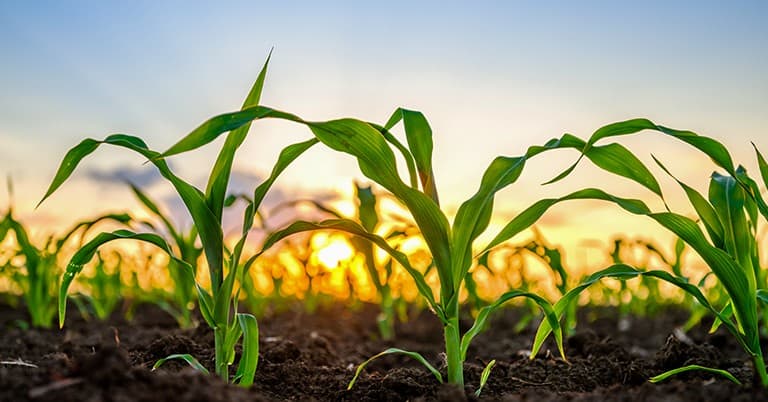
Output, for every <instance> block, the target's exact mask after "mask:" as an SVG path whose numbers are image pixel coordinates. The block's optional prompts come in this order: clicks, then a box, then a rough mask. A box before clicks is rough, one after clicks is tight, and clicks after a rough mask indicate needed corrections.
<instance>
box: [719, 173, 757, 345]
mask: <svg viewBox="0 0 768 402" xmlns="http://www.w3.org/2000/svg"><path fill="white" fill-rule="evenodd" d="M709 200H710V202H711V203H712V206H713V207H714V209H715V211H716V212H717V215H718V217H719V218H720V222H721V223H722V225H723V228H724V238H725V246H726V247H725V249H726V251H728V254H730V255H731V256H734V258H735V259H736V260H737V261H738V263H739V265H740V268H741V277H742V278H744V279H745V280H746V281H747V283H748V286H749V288H748V291H746V292H745V293H744V294H742V295H738V298H736V300H734V301H733V303H734V314H735V315H736V318H737V320H739V322H740V323H742V324H743V325H745V326H746V327H748V328H749V329H746V330H747V331H749V332H751V331H753V329H752V327H753V326H754V327H755V328H754V331H756V330H757V315H756V311H757V306H756V304H755V303H756V302H755V292H756V291H757V285H756V278H755V271H754V268H753V267H752V258H751V257H752V244H753V241H754V237H753V236H752V233H751V232H750V228H749V225H748V224H747V220H746V217H745V214H744V205H745V203H746V200H747V197H746V194H745V191H744V189H743V188H742V187H741V186H740V185H739V183H738V182H737V181H736V179H735V178H733V177H730V176H723V175H720V174H718V173H713V174H712V179H711V180H710V184H709ZM715 272H716V273H717V271H715ZM718 278H719V276H718ZM726 289H727V287H726ZM729 293H730V292H729ZM748 302H749V303H748ZM747 306H749V307H748V308H749V309H750V310H752V311H748V310H746V308H747ZM752 335H754V336H757V334H751V336H752ZM754 341H755V342H757V339H755V340H754ZM752 350H755V349H752Z"/></svg>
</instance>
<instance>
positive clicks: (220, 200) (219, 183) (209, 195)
mask: <svg viewBox="0 0 768 402" xmlns="http://www.w3.org/2000/svg"><path fill="white" fill-rule="evenodd" d="M271 57H272V50H270V51H269V55H268V56H267V60H266V61H265V62H264V66H263V67H262V68H261V71H260V72H259V75H258V77H257V78H256V82H254V83H253V87H251V91H250V92H249V93H248V96H247V97H246V98H245V102H243V106H242V108H241V110H242V109H247V108H249V107H253V106H257V105H258V104H259V100H260V99H261V92H262V89H263V88H264V79H265V78H266V76H267V66H269V59H270V58H271ZM250 128H251V124H250V122H248V123H245V124H243V125H241V126H239V127H237V128H235V129H233V130H232V131H231V132H230V133H229V135H227V139H226V140H225V141H224V145H223V146H222V147H221V152H219V155H218V157H217V158H216V163H215V164H214V165H213V169H212V170H211V174H210V176H209V178H208V185H207V186H206V190H205V196H206V199H207V200H208V207H209V208H210V209H211V211H212V212H213V213H214V215H215V216H216V217H217V218H218V219H219V220H221V215H222V211H223V209H224V199H225V196H226V193H227V186H228V184H229V176H230V174H231V172H232V163H233V162H234V160H235V153H236V152H237V150H238V148H240V145H242V143H243V141H245V137H246V136H247V135H248V130H249V129H250Z"/></svg>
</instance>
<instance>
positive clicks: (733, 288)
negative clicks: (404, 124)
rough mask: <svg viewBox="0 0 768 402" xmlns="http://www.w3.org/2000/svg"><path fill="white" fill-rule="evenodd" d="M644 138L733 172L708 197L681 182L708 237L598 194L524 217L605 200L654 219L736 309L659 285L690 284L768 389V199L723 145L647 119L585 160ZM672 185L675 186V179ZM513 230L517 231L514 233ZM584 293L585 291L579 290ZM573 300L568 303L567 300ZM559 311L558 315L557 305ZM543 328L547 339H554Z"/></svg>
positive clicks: (587, 147) (626, 125)
mask: <svg viewBox="0 0 768 402" xmlns="http://www.w3.org/2000/svg"><path fill="white" fill-rule="evenodd" d="M642 130H654V131H658V132H661V133H663V134H665V135H668V136H671V137H673V138H676V139H678V140H681V141H683V142H686V143H688V144H690V145H692V146H693V147H695V148H697V149H698V150H699V151H701V152H703V153H704V154H706V155H707V156H709V157H710V158H711V159H712V161H713V162H714V163H715V164H716V165H717V166H719V167H720V168H722V169H723V170H725V172H726V174H721V173H718V172H714V173H713V174H712V176H711V178H710V182H709V191H708V195H707V196H706V197H705V196H704V195H702V194H701V193H699V192H698V191H696V190H695V189H693V188H691V187H690V186H688V185H686V184H684V183H682V182H681V181H680V180H678V179H677V178H675V180H676V181H677V182H678V183H679V184H680V186H681V187H682V188H683V191H684V192H685V194H686V196H687V197H688V199H689V201H690V202H691V205H692V206H693V208H694V210H695V211H696V214H697V215H698V218H699V222H700V224H701V225H702V226H704V229H705V230H706V233H707V235H705V234H704V232H702V230H701V229H700V226H699V223H697V222H696V221H694V220H692V219H690V218H687V217H685V216H683V215H679V214H676V213H673V212H656V213H654V212H651V211H650V209H649V208H648V207H647V206H646V205H645V204H644V203H643V202H641V201H639V200H631V199H622V198H619V197H615V196H612V195H610V194H608V193H605V192H604V191H602V190H596V189H588V190H583V191H581V192H577V193H573V194H570V195H567V196H565V197H562V198H560V199H557V200H542V201H539V202H538V203H537V204H535V206H534V207H532V208H531V209H529V210H528V211H526V212H523V213H522V214H521V215H524V214H528V215H530V216H540V215H541V214H542V213H543V212H544V211H545V210H546V209H547V208H549V207H550V206H551V205H553V204H554V203H556V202H559V201H561V200H565V199H598V200H605V201H609V202H612V203H614V204H616V205H617V206H619V207H621V208H622V209H624V210H626V211H628V212H630V213H633V214H637V215H644V216H647V217H649V218H651V219H653V220H654V221H656V222H657V223H658V224H660V225H661V226H662V227H664V228H666V229H667V230H669V231H671V232H672V233H674V234H675V235H676V236H678V237H679V238H680V239H681V240H682V241H683V242H685V243H686V244H687V245H689V246H690V247H691V248H692V249H693V250H694V251H696V252H697V253H698V254H699V256H700V257H701V258H702V259H703V260H704V262H705V263H706V264H707V266H708V267H709V268H710V270H711V271H712V273H713V274H714V275H715V277H717V279H718V281H719V282H720V284H722V286H723V289H724V290H725V293H726V294H727V296H728V302H727V303H728V304H727V305H726V306H722V307H721V309H724V310H723V312H722V313H721V312H720V311H719V310H718V309H715V308H713V307H712V306H711V304H710V303H709V302H708V301H707V300H706V298H705V297H704V296H703V294H701V292H700V291H699V289H698V288H697V287H695V286H693V285H690V284H688V283H687V279H685V278H684V277H671V276H669V277H666V276H657V277H658V278H659V279H662V280H665V281H668V282H673V283H674V284H676V285H678V286H680V285H679V284H678V283H685V284H686V286H680V287H681V288H683V289H684V290H685V291H686V292H687V293H689V294H690V295H691V296H693V297H694V298H696V300H697V301H698V302H699V303H700V304H701V305H702V306H704V307H706V308H707V309H708V310H710V311H711V312H712V313H713V314H714V315H715V317H717V319H718V320H719V321H720V322H721V323H722V325H724V326H725V327H726V328H727V329H728V331H729V332H730V333H731V334H732V335H733V336H734V337H735V338H736V339H737V340H738V341H739V343H740V344H741V345H742V347H743V348H744V350H745V351H746V352H747V353H748V354H749V355H750V357H751V358H752V361H753V363H754V366H755V373H756V376H757V377H758V378H759V381H760V383H761V384H762V385H763V386H765V387H768V373H766V367H765V363H764V360H763V355H762V350H761V347H760V338H759V335H760V331H759V328H758V324H759V321H758V308H757V295H758V293H757V290H758V289H757V278H758V277H760V266H759V261H760V258H759V249H760V248H759V247H758V244H757V220H758V217H759V215H758V211H759V214H760V215H762V216H763V218H764V219H768V207H767V206H766V204H765V201H764V200H763V198H762V196H761V194H760V191H759V188H758V186H757V183H756V182H755V181H754V180H753V179H752V178H750V177H749V176H748V175H747V172H746V169H744V168H743V167H742V166H738V167H735V166H734V164H733V159H732V158H731V155H730V154H729V152H728V150H727V149H726V148H725V147H724V146H723V145H722V144H720V143H719V142H717V141H715V140H713V139H711V138H708V137H703V136H699V135H697V134H695V133H692V132H689V131H680V130H674V129H670V128H666V127H663V126H659V125H656V124H654V123H652V122H650V121H649V120H645V119H635V120H630V121H626V122H621V123H615V124H611V125H609V126H605V127H603V128H601V129H599V130H597V131H596V132H595V134H593V135H592V137H590V139H589V140H588V141H586V142H584V146H583V147H582V148H581V155H582V156H589V155H590V154H591V153H592V152H594V151H593V150H594V149H595V148H596V147H595V146H594V144H595V143H596V142H597V141H598V140H601V139H605V138H608V137H612V136H617V135H628V134H633V133H636V132H639V131H642ZM756 153H757V156H758V164H759V166H760V169H761V174H762V173H764V171H765V160H764V159H763V158H762V155H761V154H760V152H759V151H757V149H756ZM580 159H581V157H580ZM654 159H655V158H654ZM624 161H628V162H627V166H629V165H630V164H631V162H629V161H631V159H626V158H625V157H622V158H621V159H620V160H617V163H620V164H621V163H623V162H624ZM655 161H656V163H657V164H658V165H659V166H660V167H661V168H662V169H663V170H664V171H665V172H666V173H668V174H670V176H671V173H670V171H669V170H668V169H667V168H666V167H665V166H664V165H662V164H661V162H659V161H658V160H656V159H655ZM577 163H578V162H577ZM596 164H597V165H598V166H599V167H601V168H603V169H605V170H608V171H611V172H613V173H616V174H619V175H621V176H624V177H626V178H629V179H631V180H633V181H635V182H637V183H639V184H641V185H643V186H645V187H646V188H648V189H649V190H651V191H653V192H654V193H656V194H657V195H659V196H661V193H660V191H658V188H657V187H656V186H653V185H649V184H648V183H652V182H655V178H653V176H652V174H651V173H650V172H649V171H648V170H647V169H644V170H642V172H643V173H642V174H641V175H640V176H639V177H637V176H635V175H629V174H626V172H623V171H621V170H619V169H607V168H606V167H605V166H602V165H600V164H598V163H596ZM575 167H576V164H574V165H572V166H571V167H570V168H569V169H568V170H566V171H565V172H563V173H562V174H560V175H559V176H557V177H556V178H555V180H559V179H561V178H563V177H565V176H566V175H568V174H570V173H571V172H572V171H573V170H574V169H575ZM636 172H637V171H636ZM672 177H673V178H674V176H672ZM765 179H766V177H765V175H763V181H764V182H765V181H766V180H765ZM765 184H768V183H765ZM505 230H507V231H509V230H510V229H505ZM649 272H653V271H649ZM579 288H581V287H577V288H576V289H579ZM565 299H566V298H565V297H564V298H563V300H565ZM561 301H562V300H561ZM559 303H560V302H558V304H559ZM555 307H556V309H557V305H556V306H555ZM729 309H730V310H729ZM729 311H732V314H729ZM541 328H546V323H544V324H542V327H541ZM541 328H540V333H542V331H543V332H546V331H547V330H546V329H544V330H542V329H541ZM540 340H541V339H540V338H539V337H537V344H535V345H534V349H536V346H537V345H538V346H540V342H539V341H540Z"/></svg>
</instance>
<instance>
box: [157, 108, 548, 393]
mask: <svg viewBox="0 0 768 402" xmlns="http://www.w3.org/2000/svg"><path fill="white" fill-rule="evenodd" d="M219 117H220V118H221V119H224V120H226V121H240V122H241V124H246V123H247V122H250V121H252V120H255V119H264V118H277V119H281V120H288V121H293V122H296V123H299V124H303V125H305V126H307V127H308V128H309V129H310V130H311V131H312V133H313V134H314V135H315V138H316V139H317V140H319V141H320V142H322V143H324V144H325V145H327V146H328V147H330V148H332V149H334V150H337V151H340V152H343V153H347V154H350V155H352V156H353V157H355V158H356V159H357V161H358V165H359V167H360V170H361V171H362V173H363V174H364V175H365V176H366V177H368V178H369V179H371V180H373V181H374V182H376V183H377V184H379V185H381V186H382V187H383V188H385V189H387V190H388V191H389V192H391V193H392V194H393V195H394V196H395V197H396V198H397V199H398V200H399V201H400V202H401V203H402V204H403V205H405V206H406V208H407V209H408V210H409V211H410V213H411V215H412V216H413V218H414V220H415V222H416V225H417V226H418V228H419V230H420V232H421V233H422V235H423V238H424V241H425V243H426V244H427V246H428V247H429V250H430V252H431V254H432V258H433V261H434V265H435V269H436V270H437V273H438V276H439V281H440V296H439V298H435V296H434V294H433V293H432V289H431V288H430V287H429V286H428V285H427V283H426V281H425V279H424V275H423V274H422V273H421V272H419V271H418V270H416V269H414V268H413V267H412V266H411V264H410V262H409V260H408V258H407V257H406V256H405V255H404V254H403V253H401V252H399V251H397V250H395V249H394V248H393V247H392V246H391V245H390V244H389V243H388V242H387V240H386V239H384V238H383V237H381V236H378V235H376V234H374V233H370V232H369V231H367V230H365V228H364V227H362V226H361V225H359V224H358V223H356V222H354V221H353V220H350V219H331V220H326V221H322V222H320V223H312V222H305V221H298V222H294V223H293V224H291V225H289V226H288V227H286V228H285V229H283V230H280V231H277V232H275V233H273V234H272V235H270V236H269V237H268V238H267V239H266V240H265V247H269V246H271V245H273V244H275V243H276V242H278V241H279V240H281V239H283V238H285V237H288V236H290V235H292V234H295V233H299V232H305V231H314V230H338V231H343V232H347V233H349V234H352V235H355V236H359V237H362V238H365V239H367V240H369V241H372V242H373V243H374V244H375V245H376V246H378V247H379V248H381V249H382V250H384V251H386V252H387V253H389V254H390V255H391V256H392V258H394V259H395V261H397V262H398V263H399V264H400V265H402V266H403V267H404V268H405V270H406V271H407V272H408V273H409V274H410V276H411V277H412V279H413V280H414V281H415V284H416V287H417V288H418V290H419V293H420V294H421V295H422V296H423V297H424V299H425V300H426V302H427V304H428V305H429V307H430V308H431V309H432V311H434V312H435V313H436V314H437V316H438V318H439V319H440V321H441V322H442V324H443V329H444V331H443V332H444V339H445V348H446V349H445V351H446V353H445V354H446V362H447V372H448V382H450V383H453V384H459V385H463V384H464V361H465V359H466V352H467V350H468V348H469V345H470V343H471V342H472V340H473V339H474V337H475V336H476V335H477V334H479V333H480V332H481V331H482V330H483V329H484V328H485V325H486V322H487V320H488V315H489V314H490V313H492V312H493V311H495V310H497V309H498V308H499V307H500V306H501V305H502V304H504V303H505V302H507V301H509V300H511V299H514V298H520V297H525V298H530V299H533V300H534V301H535V302H536V303H537V304H538V305H539V306H540V307H541V308H542V309H543V310H544V312H545V316H546V319H547V321H550V322H551V323H552V326H553V327H554V328H555V336H556V338H557V343H558V345H559V346H560V347H561V346H562V333H561V331H560V326H559V323H558V322H557V319H556V317H555V316H554V313H553V311H552V306H551V305H550V303H549V302H548V301H547V300H546V299H544V298H542V297H541V296H538V295H536V294H533V293H530V292H523V291H519V290H511V291H509V292H506V293H504V294H503V295H502V296H501V297H500V298H499V299H497V300H496V301H494V302H493V303H491V304H490V305H488V306H486V307H484V308H483V309H482V310H481V311H480V312H479V314H478V316H477V318H476V320H475V324H474V325H473V326H472V328H470V329H469V330H468V331H466V332H465V333H464V334H462V333H461V330H460V328H459V291H460V289H461V287H462V285H463V283H464V280H465V278H466V276H467V273H468V271H469V269H470V267H471V266H472V259H473V250H472V246H473V243H474V241H475V239H476V238H477V237H478V236H479V235H480V234H481V233H482V232H484V231H485V230H486V229H487V227H488V225H489V223H490V219H491V213H492V206H493V199H494V196H495V194H496V193H497V192H498V191H500V190H501V189H503V188H505V187H507V186H508V185H510V184H512V183H514V182H515V181H517V179H518V177H519V176H520V174H521V173H522V169H523V167H524V165H525V161H526V160H527V159H528V158H530V157H533V156H535V155H537V154H539V153H541V152H543V151H544V150H545V149H544V148H541V147H537V148H531V149H529V151H528V153H526V155H525V156H522V157H516V158H513V157H498V158H496V159H495V160H494V161H493V162H492V163H491V165H490V167H489V168H488V169H487V170H486V172H485V174H484V176H483V179H482V182H481V184H480V188H479V189H478V191H477V193H476V194H475V195H474V196H473V197H472V198H470V199H469V200H467V201H466V202H465V203H464V204H462V206H461V207H460V208H459V210H458V213H457V215H456V218H455V220H454V223H453V225H451V224H449V221H448V218H447V216H446V215H445V213H444V212H443V211H441V210H440V207H439V203H438V194H437V188H436V185H435V180H434V175H433V172H432V132H431V128H430V127H429V124H428V123H427V121H426V118H424V116H423V115H422V114H421V113H419V112H414V111H409V110H405V109H398V110H397V111H396V112H395V113H394V115H393V116H392V118H391V119H390V120H389V122H388V123H387V124H386V125H385V126H379V125H376V124H372V123H367V122H364V121H360V120H355V119H349V118H346V119H339V120H331V121H326V122H310V121H305V120H303V119H301V118H299V117H298V116H296V115H293V114H289V113H285V112H281V111H277V110H274V109H271V108H268V107H263V106H257V107H252V108H247V109H244V110H242V111H240V112H234V113H230V114H227V115H222V116H219ZM400 121H403V122H404V126H405V133H406V137H407V144H408V146H405V145H403V144H402V143H401V142H400V141H399V140H397V138H396V137H394V136H393V135H392V134H391V133H390V132H389V130H390V129H391V128H392V127H393V126H394V125H395V124H397V123H399V122H400ZM216 137H218V134H214V133H213V132H209V133H207V134H206V135H198V134H197V133H194V134H193V135H189V136H187V137H186V138H184V139H182V140H181V141H180V142H178V143H177V144H176V145H175V146H174V147H172V148H171V149H170V150H169V151H167V152H166V155H172V154H176V153H180V152H184V151H187V150H191V149H196V148H198V147H200V146H202V145H205V144H207V143H209V142H211V141H213V140H214V139H216ZM392 147H394V148H395V150H393V149H392ZM396 151H397V152H399V153H400V154H401V155H402V156H403V157H404V159H405V161H406V165H407V166H408V170H409V179H410V183H409V184H406V183H405V182H403V180H402V179H401V178H400V175H399V172H398V169H397V166H396V163H395V152H396ZM419 183H421V187H420V188H419ZM533 223H534V222H530V223H527V224H526V225H523V226H522V227H520V228H519V229H520V230H523V229H525V228H527V227H528V226H530V225H531V224H533ZM505 240H506V239H505ZM259 255H260V253H257V254H256V255H254V257H252V259H253V258H256V257H258V256H259ZM390 353H405V352H403V351H401V350H399V349H398V350H397V351H394V352H390ZM406 355H408V356H411V357H414V358H415V357H416V356H419V355H417V354H414V353H411V352H408V353H406ZM419 357H420V356H419ZM417 360H418V361H420V362H422V363H425V366H426V367H427V368H428V369H429V370H430V371H432V372H433V373H435V372H437V370H436V369H435V368H434V367H432V366H431V365H429V364H427V362H426V360H424V359H423V358H418V359H417ZM369 361H370V360H369ZM366 364H367V362H366V363H363V364H362V365H361V367H364V366H365V365H366ZM436 377H437V378H438V380H440V381H442V377H440V376H437V375H436ZM356 378H357V377H355V378H354V379H353V380H352V382H351V383H350V386H352V385H353V384H354V382H355V380H356Z"/></svg>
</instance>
